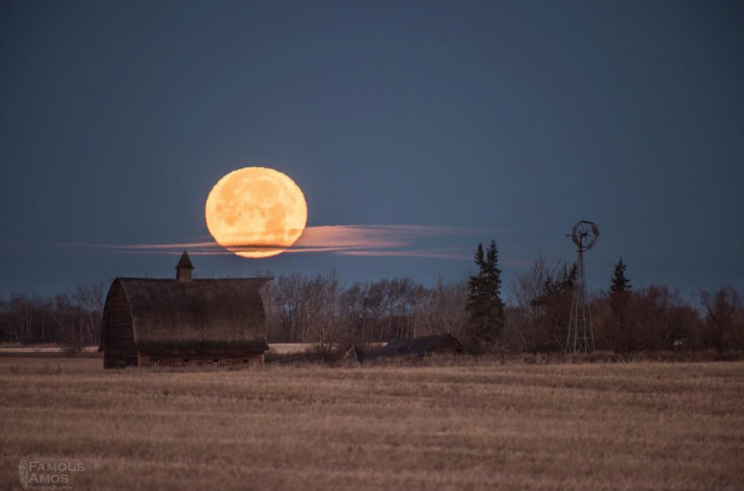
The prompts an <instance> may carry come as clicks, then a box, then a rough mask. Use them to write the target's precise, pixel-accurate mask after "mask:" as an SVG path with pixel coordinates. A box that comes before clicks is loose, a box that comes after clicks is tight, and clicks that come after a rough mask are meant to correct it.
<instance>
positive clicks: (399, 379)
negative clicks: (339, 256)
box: [0, 357, 744, 491]
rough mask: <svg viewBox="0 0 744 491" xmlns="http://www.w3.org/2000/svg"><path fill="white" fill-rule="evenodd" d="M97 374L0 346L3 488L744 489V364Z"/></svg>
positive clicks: (87, 362) (97, 363)
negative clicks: (47, 467) (41, 480)
mask: <svg viewBox="0 0 744 491" xmlns="http://www.w3.org/2000/svg"><path fill="white" fill-rule="evenodd" d="M438 363H440V364H441V366H436V365H434V364H431V365H426V366H419V367H410V366H373V367H363V368H359V367H348V368H328V367H321V366H302V367H292V366H265V367H253V368H249V369H243V370H237V371H227V370H218V369H215V370H202V371H179V370H176V369H171V370H167V369H152V370H139V371H138V370H126V371H105V372H104V371H103V370H102V369H101V360H100V359H90V358H80V359H68V358H61V359H42V358H12V357H3V358H0V393H1V394H2V397H0V429H1V431H0V442H1V446H0V484H1V486H0V489H21V487H20V482H19V479H18V472H17V468H18V463H19V462H20V461H21V460H28V459H36V460H48V461H52V460H60V461H71V460H80V461H83V462H85V463H86V465H87V470H86V471H85V472H82V473H78V474H76V475H73V480H72V483H71V484H72V485H73V489H95V488H97V489H101V490H109V489H111V490H128V489H152V490H156V489H157V490H168V489H172V490H183V489H236V490H237V489H261V490H270V489H277V490H282V489H298V490H300V489H301V490H303V491H308V490H324V489H344V490H346V489H361V490H367V489H369V490H372V489H375V490H382V489H406V490H416V489H427V490H443V489H444V490H468V489H484V490H485V489H490V490H492V489H513V490H529V489H540V490H548V489H568V490H587V491H590V490H591V491H596V490H600V489H613V490H614V489H617V490H661V489H669V490H682V489H685V490H687V489H689V490H692V489H696V490H699V489H731V490H735V489H742V488H744V466H742V462H744V410H742V405H741V404H742V401H743V400H744V363H741V362H731V363H700V364H682V363H678V364H658V363H630V364H583V365H542V366H536V365H524V364H517V363H514V364H503V365H502V364H499V363H498V362H495V361H477V362H473V361H467V360H466V361H457V362H456V363H457V365H455V364H452V366H446V365H447V362H438Z"/></svg>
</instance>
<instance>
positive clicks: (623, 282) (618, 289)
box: [610, 258, 632, 296]
mask: <svg viewBox="0 0 744 491" xmlns="http://www.w3.org/2000/svg"><path fill="white" fill-rule="evenodd" d="M627 267H628V266H627V265H626V264H625V263H624V262H623V258H620V260H619V261H618V262H617V264H615V271H614V272H613V273H612V281H611V282H610V292H611V294H612V295H613V296H618V295H626V294H628V293H630V289H631V288H632V285H631V284H630V280H629V279H628V278H627V277H626V276H625V269H626V268H627Z"/></svg>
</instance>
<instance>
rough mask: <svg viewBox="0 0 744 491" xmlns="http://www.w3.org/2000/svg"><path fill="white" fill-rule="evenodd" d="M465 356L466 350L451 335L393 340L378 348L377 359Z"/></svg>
mask: <svg viewBox="0 0 744 491" xmlns="http://www.w3.org/2000/svg"><path fill="white" fill-rule="evenodd" d="M457 353H460V354H467V353H469V351H468V349H467V348H466V347H465V346H463V345H462V344H461V343H460V341H458V340H457V339H456V338H455V337H454V336H453V335H451V334H441V335H435V336H422V337H419V338H413V339H394V340H392V341H390V342H389V343H387V344H386V345H385V346H383V347H382V348H380V351H378V352H377V356H378V357H388V356H406V355H410V356H427V355H432V354H457Z"/></svg>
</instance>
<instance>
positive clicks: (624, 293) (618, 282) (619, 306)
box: [610, 258, 633, 352]
mask: <svg viewBox="0 0 744 491" xmlns="http://www.w3.org/2000/svg"><path fill="white" fill-rule="evenodd" d="M626 268H627V265H626V264H625V263H624V262H623V260H622V258H620V260H619V261H618V262H617V264H615V270H614V271H613V273H612V280H611V281H610V307H611V308H612V316H613V320H614V322H613V328H614V329H613V333H612V337H613V338H614V344H615V351H619V352H625V351H629V350H631V349H633V346H632V339H633V333H632V330H631V326H630V322H629V321H628V304H629V303H630V295H631V288H632V285H631V284H630V280H629V279H628V277H627V276H625V269H626Z"/></svg>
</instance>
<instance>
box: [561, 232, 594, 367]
mask: <svg viewBox="0 0 744 491" xmlns="http://www.w3.org/2000/svg"><path fill="white" fill-rule="evenodd" d="M598 238H599V228H598V227H597V224H596V223H594V222H587V221H586V220H582V221H580V222H579V223H577V224H576V225H574V227H573V229H572V231H571V240H572V241H573V243H574V244H576V245H577V246H578V247H579V249H578V253H579V258H578V261H577V263H576V266H577V268H578V269H577V271H576V273H577V274H576V283H575V284H574V289H573V298H572V299H571V316H570V318H569V321H568V336H567V337H566V353H589V352H592V351H594V331H593V329H592V313H591V311H590V310H589V305H588V304H587V302H586V270H585V269H584V252H586V251H588V250H589V249H591V248H592V247H594V245H595V244H596V243H597V239H598Z"/></svg>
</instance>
